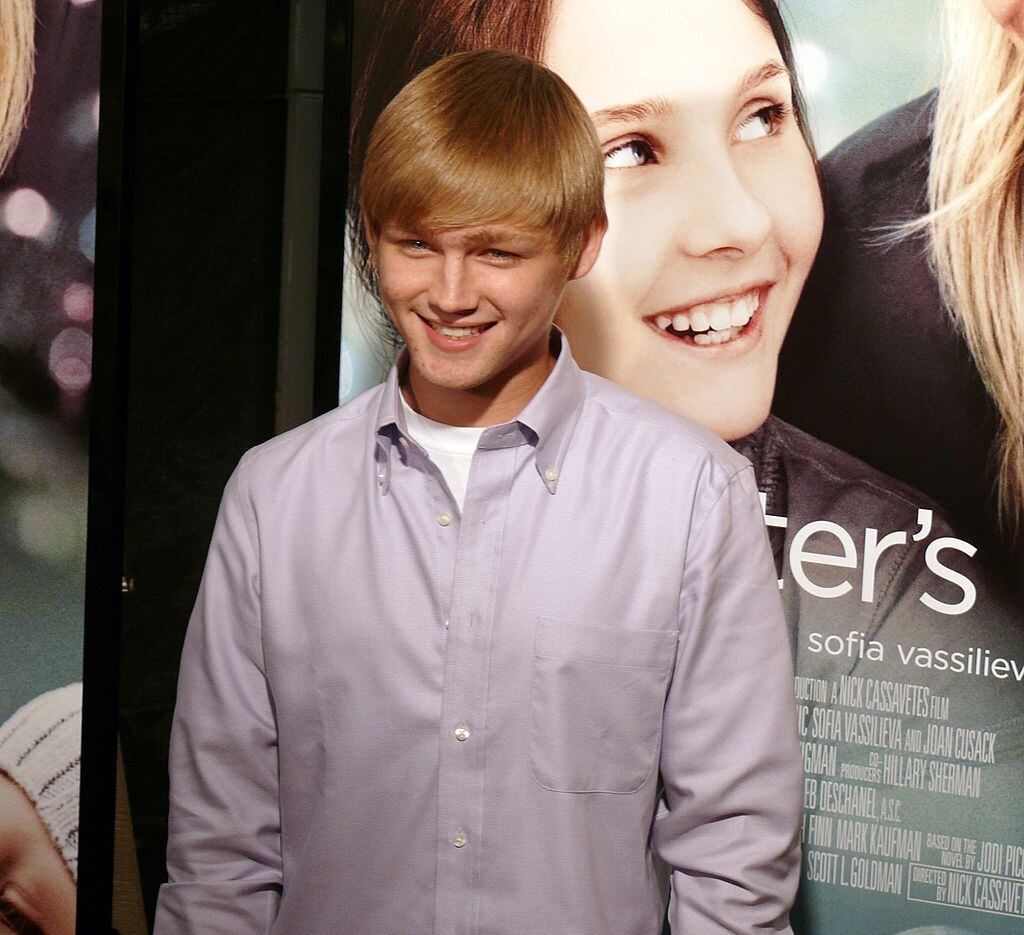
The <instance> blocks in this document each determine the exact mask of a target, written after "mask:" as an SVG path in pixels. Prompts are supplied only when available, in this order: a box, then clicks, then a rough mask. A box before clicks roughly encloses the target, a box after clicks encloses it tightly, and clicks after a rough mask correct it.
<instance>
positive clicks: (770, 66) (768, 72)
mask: <svg viewBox="0 0 1024 935" xmlns="http://www.w3.org/2000/svg"><path fill="white" fill-rule="evenodd" d="M780 76H781V77H785V78H786V79H787V80H788V81H790V82H792V77H791V76H790V73H789V69H788V68H787V67H786V66H785V65H783V64H782V62H781V61H780V60H779V59H777V58H773V59H771V60H770V61H767V62H765V63H764V64H763V65H761V66H760V67H758V68H751V69H750V71H748V72H747V73H746V74H745V75H744V76H743V80H742V81H741V82H740V86H739V89H738V90H737V96H742V95H744V94H746V93H747V92H748V91H752V90H753V89H754V88H756V87H757V86H758V85H761V84H764V83H765V82H766V81H771V80H772V79H773V78H778V77H780Z"/></svg>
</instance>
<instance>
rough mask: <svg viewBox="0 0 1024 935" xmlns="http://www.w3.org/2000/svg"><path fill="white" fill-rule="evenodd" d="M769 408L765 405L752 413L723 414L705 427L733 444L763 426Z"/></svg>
mask: <svg viewBox="0 0 1024 935" xmlns="http://www.w3.org/2000/svg"><path fill="white" fill-rule="evenodd" d="M769 408H770V407H769V406H768V405H765V406H764V407H762V408H759V409H758V410H757V411H756V412H754V413H751V412H744V413H723V414H722V416H721V417H720V418H717V419H714V420H711V421H708V422H706V423H705V425H707V427H708V428H709V429H711V431H712V432H714V433H715V434H716V435H717V436H718V437H719V438H721V439H724V440H725V441H727V442H734V441H736V440H737V439H740V438H743V437H744V436H745V435H749V434H750V433H751V432H754V431H756V430H757V429H759V428H760V427H761V426H762V425H764V420H765V419H767V418H768V413H769Z"/></svg>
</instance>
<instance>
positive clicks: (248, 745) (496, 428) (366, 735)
mask: <svg viewBox="0 0 1024 935" xmlns="http://www.w3.org/2000/svg"><path fill="white" fill-rule="evenodd" d="M602 182H603V176H602V160H601V153H600V151H599V149H598V147H597V143H596V139H595V137H594V133H593V129H592V126H591V124H590V121H589V119H588V117H587V115H586V113H585V112H584V110H583V109H582V107H581V105H580V104H579V102H578V101H577V100H576V98H575V97H574V96H573V95H572V92H571V91H569V89H568V88H567V87H566V86H565V85H564V84H563V83H562V82H561V80H560V79H558V78H557V77H556V76H555V75H553V74H552V73H551V72H549V71H547V70H546V69H545V68H543V67H542V66H540V65H537V64H535V63H533V62H531V61H528V60H526V59H523V58H520V57H518V56H514V55H510V54H506V53H501V52H476V53H466V54H463V55H458V56H453V57H451V58H448V59H445V60H443V61H441V62H439V63H438V64H437V65H435V66H433V67H432V68H430V69H428V70H427V71H425V72H423V73H422V74H421V75H419V76H418V77H417V78H416V79H414V80H413V81H412V82H411V83H410V84H409V85H408V86H406V88H405V89H404V90H403V91H401V92H400V93H399V95H398V96H397V97H396V98H395V100H394V101H393V102H392V103H391V105H390V106H389V107H388V108H387V110H386V111H385V112H384V113H383V115H382V116H381V118H380V120H379V121H378V124H377V126H376V128H375V130H374V134H373V137H372V140H371V144H370V148H369V153H368V156H367V160H366V165H365V168H364V174H363V186H362V190H363V193H364V194H363V224H364V225H365V233H366V236H367V238H368V242H369V244H370V246H371V249H372V256H373V261H374V264H375V267H376V279H377V282H378V285H379V292H380V297H381V300H382V302H383V305H384V308H385V309H386V310H387V314H388V316H389V318H390V321H391V323H392V324H393V326H394V328H395V329H397V331H398V333H399V334H400V335H401V337H402V338H403V339H404V342H405V350H403V352H402V353H401V355H400V356H399V358H398V360H397V363H396V364H395V367H394V368H393V369H392V371H391V374H390V376H389V378H388V380H387V382H386V383H385V384H384V385H383V386H380V387H377V388H376V389H374V390H371V391H370V392H368V393H366V394H365V395H363V396H362V397H360V398H359V399H357V400H355V401H354V402H352V403H351V404H350V405H348V406H345V407H343V408H341V409H338V410H336V411H334V412H332V413H329V414H327V415H325V416H323V417H321V418H319V419H316V420H314V421H313V422H311V423H309V424H308V425H306V426H303V427H301V428H299V429H296V430H294V431H292V432H289V433H288V434H286V435H283V436H281V437H279V438H277V439H274V440H273V441H270V442H268V443H266V444H265V445H261V446H260V447H258V448H256V449H254V450H253V451H251V452H249V453H248V454H247V455H246V456H245V457H244V458H243V459H242V461H241V463H240V465H239V467H238V469H237V470H236V472H235V474H234V476H233V477H232V479H231V481H230V482H229V484H228V488H227V490H226V492H225V495H224V501H223V504H222V507H221V513H220V517H219V519H218V523H217V528H216V531H215V533H214V539H213V544H212V546H211V549H210V555H209V560H208V564H207V569H206V574H205V576H204V580H203V585H202V589H201V591H200V595H199V599H198V602H197V605H196V610H195V614H194V616H193V619H192V621H191V625H190V627H189V633H188V638H187V641H186V645H185V650H184V655H183V658H182V668H181V680H180V684H179V695H178V707H177V711H176V714H175V723H174V734H173V738H172V748H171V778H172V802H171V834H170V844H169V869H170V882H169V883H168V884H167V885H166V886H165V887H164V888H163V890H162V891H161V896H160V905H159V909H158V916H157V927H156V931H157V933H158V935H169V933H176V932H202V933H207V932H209V933H212V932H218V933H222V932H232V933H233V932H237V933H252V932H275V933H302V935H317V933H323V935H335V933H359V935H371V933H382V935H398V933H401V935H407V933H417V935H418V933H432V932H436V933H476V932H481V933H483V932H487V933H508V935H523V933H528V935H633V933H635V935H656V933H658V932H660V929H661V920H662V914H663V907H662V905H661V901H660V899H659V895H658V885H657V880H656V873H655V870H654V865H653V863H652V855H653V854H657V855H659V856H660V857H661V858H662V859H663V860H664V861H665V862H666V863H667V864H668V865H669V866H670V867H671V868H672V869H673V871H674V873H673V896H672V903H671V909H670V915H671V920H672V925H673V928H674V930H675V931H678V932H699V933H701V935H704V933H709V932H716V931H723V932H724V931H728V932H744V933H749V932H755V931H762V930H764V931H773V932H777V931H787V930H788V928H787V922H786V915H787V910H788V907H789V904H790V902H791V900H792V897H793V893H794V891H795V889H796V881H797V875H798V862H799V851H798V845H797V838H798V830H797V829H798V824H799V812H800V796H801V770H800V764H799V760H798V755H797V743H796V737H795V712H794V704H793V701H792V675H791V664H790V652H789V647H788V643H787V639H786V636H785V630H784V624H783V618H782V611H781V606H780V602H779V596H778V591H777V587H776V583H775V574H774V570H773V567H772V562H771V559H770V556H769V553H768V547H767V539H766V536H765V531H764V525H763V519H762V516H761V513H760V508H759V504H758V501H757V495H756V491H755V488H754V482H753V476H752V473H751V469H750V467H749V465H748V464H747V462H746V461H744V460H743V459H742V458H740V457H739V456H738V455H736V454H735V453H734V452H733V451H732V450H731V449H729V448H728V447H727V446H726V445H725V444H724V443H722V442H720V441H719V440H718V439H717V438H714V437H712V435H711V434H710V433H709V432H706V431H704V430H703V429H700V428H698V427H697V426H695V425H693V424H692V423H690V422H687V421H685V420H683V419H681V418H679V417H676V416H674V415H672V414H670V413H668V412H666V411H664V410H662V409H660V408H658V407H656V406H654V405H653V404H651V403H648V402H645V401H643V400H640V399H638V398H636V397H633V396H631V395H629V394H628V393H626V392H624V391H622V390H619V389H618V388H617V387H615V386H614V385H613V384H611V383H608V382H607V381H604V380H601V379H599V378H597V377H594V376H591V375H589V374H585V373H582V372H581V371H580V370H579V369H578V368H577V366H576V365H575V363H574V362H573V359H572V356H571V354H570V352H569V348H568V346H567V345H566V343H565V341H564V339H563V338H562V337H561V336H560V335H559V333H558V332H557V331H556V330H554V328H553V327H552V320H553V317H554V313H555V309H556V307H557V305H558V302H559V298H560V296H561V293H562V290H563V288H564V286H565V284H566V282H567V281H568V280H569V279H571V278H573V277H579V276H583V275H585V274H586V272H587V270H588V269H589V268H590V266H591V264H592V263H593V262H594V259H595V257H596V256H597V253H598V249H599V246H600V241H601V236H602V234H603V231H604V227H605V217H604V208H603V202H602Z"/></svg>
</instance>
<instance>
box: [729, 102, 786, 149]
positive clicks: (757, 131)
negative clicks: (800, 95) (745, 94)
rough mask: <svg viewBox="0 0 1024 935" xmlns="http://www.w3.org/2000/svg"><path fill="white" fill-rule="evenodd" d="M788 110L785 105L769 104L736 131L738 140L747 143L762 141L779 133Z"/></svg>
mask: <svg viewBox="0 0 1024 935" xmlns="http://www.w3.org/2000/svg"><path fill="white" fill-rule="evenodd" d="M786 113H787V109H786V106H785V105H784V104H769V105H768V106H766V107H762V108H760V109H758V110H755V111H754V112H753V113H752V114H751V115H750V116H749V117H747V118H746V119H745V120H744V121H743V122H742V123H741V124H740V125H739V127H737V129H736V140H737V142H740V143H746V142H748V141H750V140H760V139H763V138H764V137H766V136H771V135H772V134H773V133H775V132H777V131H778V129H779V127H780V126H781V125H782V122H783V120H784V119H785V117H786Z"/></svg>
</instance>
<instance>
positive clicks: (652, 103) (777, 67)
mask: <svg viewBox="0 0 1024 935" xmlns="http://www.w3.org/2000/svg"><path fill="white" fill-rule="evenodd" d="M778 77H785V78H787V79H789V78H790V74H789V69H788V68H786V66H785V65H784V64H783V63H782V62H781V61H780V60H779V59H771V60H770V61H767V62H765V63H764V64H763V65H757V66H755V67H754V68H751V69H750V71H748V72H747V73H746V74H745V75H744V76H743V78H742V80H741V81H740V83H739V85H738V87H737V89H736V96H737V97H742V96H743V95H744V94H747V93H749V92H750V91H752V90H753V89H754V88H756V87H758V86H759V85H762V84H764V83H765V82H766V81H771V80H772V79H773V78H778ZM676 107H677V105H676V104H675V103H674V102H672V101H670V100H668V99H667V98H664V97H650V98H647V99H645V100H642V101H637V102H636V103H633V104H620V105H618V106H615V107H602V108H601V109H600V110H595V111H592V112H591V114H590V119H591V120H593V121H594V123H595V124H598V125H602V124H604V125H607V124H616V123H639V122H641V121H644V120H650V119H651V118H652V117H668V116H670V115H671V114H672V112H673V111H675V110H676Z"/></svg>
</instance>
